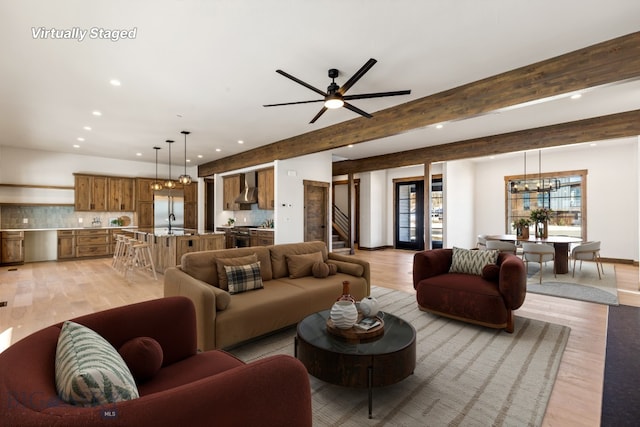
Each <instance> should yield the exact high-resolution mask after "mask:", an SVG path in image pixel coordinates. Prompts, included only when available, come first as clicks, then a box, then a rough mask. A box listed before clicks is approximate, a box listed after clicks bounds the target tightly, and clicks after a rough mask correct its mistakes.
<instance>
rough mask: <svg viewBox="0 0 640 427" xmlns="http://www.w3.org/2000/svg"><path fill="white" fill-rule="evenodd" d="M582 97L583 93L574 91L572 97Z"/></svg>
mask: <svg viewBox="0 0 640 427" xmlns="http://www.w3.org/2000/svg"><path fill="white" fill-rule="evenodd" d="M580 98H582V94H581V93H574V94H573V95H571V99H580Z"/></svg>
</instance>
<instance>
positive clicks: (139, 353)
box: [118, 337, 164, 383]
mask: <svg viewBox="0 0 640 427" xmlns="http://www.w3.org/2000/svg"><path fill="white" fill-rule="evenodd" d="M118 353H120V356H122V359H123V360H124V361H125V363H126V364H127V366H128V367H129V370H130V371H131V373H132V374H133V378H135V380H136V382H137V383H141V382H144V381H148V380H150V379H151V378H153V376H154V375H155V374H157V373H158V371H159V370H160V368H161V367H162V360H163V359H164V353H163V352H162V347H161V346H160V343H159V342H158V341H156V340H154V339H153V338H150V337H137V338H132V339H130V340H129V341H127V342H126V343H124V344H122V346H121V347H120V348H119V349H118Z"/></svg>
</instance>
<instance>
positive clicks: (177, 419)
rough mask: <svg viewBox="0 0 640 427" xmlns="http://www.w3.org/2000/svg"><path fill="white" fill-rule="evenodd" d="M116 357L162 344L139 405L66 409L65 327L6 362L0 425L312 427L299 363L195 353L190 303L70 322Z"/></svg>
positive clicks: (2, 361) (1, 372) (177, 301)
mask: <svg viewBox="0 0 640 427" xmlns="http://www.w3.org/2000/svg"><path fill="white" fill-rule="evenodd" d="M73 320H74V321H75V322H76V323H80V324H82V325H85V326H87V327H89V328H91V329H93V330H94V331H95V332H97V333H98V334H100V335H101V336H102V337H103V338H105V339H106V340H107V341H108V342H109V343H110V344H111V345H112V346H113V347H114V348H115V349H119V348H121V346H122V345H123V343H126V342H128V341H129V340H131V339H132V338H136V337H151V338H153V339H155V340H156V341H157V342H158V343H159V344H160V346H161V348H162V352H163V359H162V360H163V361H162V365H161V367H160V369H159V371H157V373H155V375H154V376H153V377H151V378H150V379H148V380H147V381H146V382H142V383H139V384H137V387H138V391H139V394H140V397H139V398H136V399H133V400H127V401H123V402H118V403H111V404H107V405H103V406H93V407H81V406H73V405H71V404H68V403H66V402H64V401H62V400H61V399H60V398H59V397H58V395H57V393H56V386H55V380H54V378H55V373H54V372H55V355H56V346H57V340H58V335H59V334H60V330H61V327H62V324H57V325H54V326H50V327H48V328H45V329H43V330H41V331H38V332H36V333H34V334H32V335H30V336H28V337H26V338H24V339H22V340H21V341H19V342H17V343H15V344H13V345H12V346H10V347H9V348H8V349H7V350H5V351H4V352H3V353H1V354H0V425H2V426H20V427H27V426H100V425H105V426H110V427H117V426H153V427H161V426H212V425H218V426H257V425H260V426H265V425H268V426H285V425H287V426H302V425H303V426H311V422H312V412H311V394H310V386H309V377H308V374H307V371H306V369H305V368H304V366H303V365H302V364H301V363H300V362H299V361H298V360H296V359H295V358H293V357H291V356H286V355H277V356H272V357H268V358H265V359H261V360H258V361H255V362H252V363H249V364H245V363H244V362H242V361H240V360H239V359H237V358H235V357H234V356H232V355H230V354H228V353H226V352H224V351H218V350H216V351H209V352H204V353H198V352H197V349H196V328H195V310H194V307H193V304H192V303H191V301H190V300H189V299H187V298H184V297H173V298H162V299H158V300H152V301H147V302H143V303H139V304H133V305H128V306H124V307H119V308H115V309H111V310H107V311H102V312H98V313H94V314H91V315H87V316H83V317H79V318H76V319H73Z"/></svg>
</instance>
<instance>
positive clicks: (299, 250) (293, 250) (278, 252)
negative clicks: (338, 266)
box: [268, 242, 328, 279]
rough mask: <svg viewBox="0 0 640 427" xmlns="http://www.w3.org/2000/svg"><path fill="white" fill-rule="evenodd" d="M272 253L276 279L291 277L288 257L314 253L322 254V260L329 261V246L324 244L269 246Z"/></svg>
mask: <svg viewBox="0 0 640 427" xmlns="http://www.w3.org/2000/svg"><path fill="white" fill-rule="evenodd" d="M268 249H269V252H270V253H271V268H272V274H273V278H274V279H279V278H281V277H288V276H289V269H288V267H287V258H286V256H287V255H302V254H309V253H313V252H318V251H320V252H322V260H323V261H324V262H326V261H327V258H328V253H327V245H325V243H324V242H303V243H285V244H280V245H273V246H268Z"/></svg>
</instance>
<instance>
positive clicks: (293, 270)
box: [286, 251, 324, 279]
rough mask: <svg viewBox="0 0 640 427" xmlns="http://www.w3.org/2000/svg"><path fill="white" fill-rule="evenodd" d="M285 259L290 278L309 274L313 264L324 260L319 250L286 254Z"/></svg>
mask: <svg viewBox="0 0 640 427" xmlns="http://www.w3.org/2000/svg"><path fill="white" fill-rule="evenodd" d="M286 259H287V268H288V270H289V277H290V278H292V279H296V278H298V277H307V276H311V275H312V274H313V272H312V270H313V264H315V263H316V262H324V260H323V259H322V252H320V251H318V252H312V253H310V254H303V255H286Z"/></svg>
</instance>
